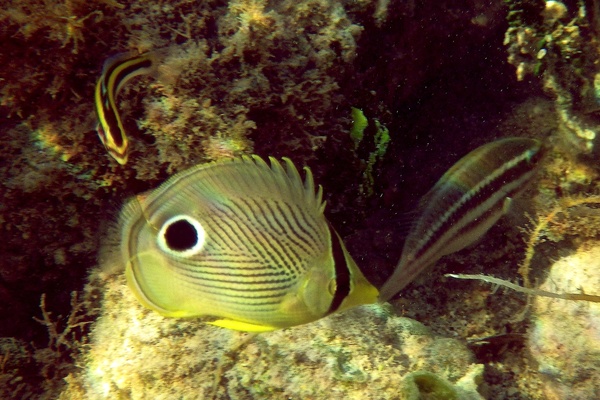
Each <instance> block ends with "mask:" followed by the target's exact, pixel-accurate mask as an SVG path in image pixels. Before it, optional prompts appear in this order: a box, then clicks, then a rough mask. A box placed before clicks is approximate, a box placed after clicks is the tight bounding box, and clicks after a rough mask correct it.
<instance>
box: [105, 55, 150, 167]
mask: <svg viewBox="0 0 600 400" xmlns="http://www.w3.org/2000/svg"><path fill="white" fill-rule="evenodd" d="M156 54H157V53H156V52H147V53H143V54H140V55H135V54H134V53H132V52H128V53H123V54H118V55H116V56H114V57H111V58H109V59H108V60H107V61H106V62H105V63H104V68H103V69H102V75H101V76H100V78H99V79H98V82H97V83H96V90H95V92H94V104H95V106H96V115H97V117H98V128H97V131H98V137H99V138H100V141H101V142H102V144H103V145H104V147H105V148H106V151H108V154H110V155H111V156H112V157H113V158H114V159H115V160H117V162H118V163H119V164H121V165H124V164H126V163H127V158H128V151H129V139H128V138H127V134H126V132H125V128H124V127H123V122H122V121H121V117H120V116H119V110H118V108H117V95H118V94H119V92H120V91H121V88H122V87H123V85H125V83H126V82H127V81H129V80H130V79H131V78H133V77H135V76H138V75H142V74H149V73H152V72H154V71H155V69H156V64H157V61H156Z"/></svg>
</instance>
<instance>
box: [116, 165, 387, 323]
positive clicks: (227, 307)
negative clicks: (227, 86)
mask: <svg viewBox="0 0 600 400" xmlns="http://www.w3.org/2000/svg"><path fill="white" fill-rule="evenodd" d="M269 160H270V166H269V165H268V164H267V163H266V162H265V161H263V160H262V159H261V158H260V157H258V156H252V157H243V158H241V159H233V160H225V161H219V162H214V163H209V164H204V165H198V166H196V167H192V168H191V169H189V170H187V171H184V172H181V173H179V174H176V175H174V176H173V177H171V178H170V179H169V180H167V181H166V182H165V183H164V184H163V185H162V186H160V187H158V188H157V189H155V190H152V191H150V192H148V193H146V194H143V195H138V196H136V197H134V198H132V199H130V200H129V201H128V202H127V203H126V205H125V206H124V208H123V211H122V212H121V257H122V262H123V264H124V265H126V268H125V270H126V272H125V274H126V277H127V281H128V284H129V286H130V287H131V289H132V290H133V292H134V293H135V295H136V297H137V298H138V300H139V301H140V302H141V303H142V304H143V305H145V306H146V307H148V308H150V309H152V310H155V311H157V312H159V313H160V314H162V315H164V316H168V317H196V316H205V315H207V316H213V317H216V318H218V319H217V320H215V321H212V322H210V323H212V324H214V325H217V326H222V327H226V328H230V329H236V330H243V331H269V330H274V329H279V328H286V327H291V326H295V325H300V324H304V323H308V322H311V321H314V320H317V319H319V318H321V317H324V316H326V315H329V314H331V313H333V312H336V311H342V310H345V309H348V308H351V307H354V306H357V305H361V304H367V303H373V302H375V301H376V300H377V295H378V292H377V289H376V288H375V287H374V286H372V285H371V284H370V283H369V282H368V281H367V279H366V278H365V277H364V276H363V274H362V273H361V271H360V270H359V269H358V267H357V265H356V263H355V262H354V260H353V259H352V257H351V256H350V254H349V253H348V251H347V250H346V247H345V246H344V243H343V242H342V240H341V239H340V237H339V236H338V234H337V233H336V232H335V230H334V229H333V228H332V227H331V226H330V225H329V223H328V222H327V220H326V218H325V216H324V215H323V212H324V209H325V202H324V201H322V188H321V187H320V186H319V189H318V190H315V185H314V182H313V177H312V174H311V171H310V170H309V169H308V168H305V171H306V177H305V180H304V181H302V178H301V177H300V174H299V173H298V171H297V169H296V168H295V167H294V165H293V163H292V162H291V161H290V160H289V159H286V158H284V159H283V161H284V162H283V164H284V166H282V165H281V164H280V163H279V162H278V161H277V160H275V159H274V158H270V159H269Z"/></svg>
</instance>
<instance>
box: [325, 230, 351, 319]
mask: <svg viewBox="0 0 600 400" xmlns="http://www.w3.org/2000/svg"><path fill="white" fill-rule="evenodd" d="M329 235H330V237H331V251H332V253H333V265H334V266H335V284H336V289H335V293H334V295H333V300H331V306H330V307H329V313H333V312H335V311H337V309H338V308H340V306H341V305H342V301H344V299H345V298H346V297H348V295H349V294H350V278H351V277H350V270H349V269H348V261H347V260H346V256H345V255H344V250H343V249H342V245H341V243H340V240H341V239H340V238H339V236H338V235H337V233H335V231H334V230H333V228H332V227H331V225H329Z"/></svg>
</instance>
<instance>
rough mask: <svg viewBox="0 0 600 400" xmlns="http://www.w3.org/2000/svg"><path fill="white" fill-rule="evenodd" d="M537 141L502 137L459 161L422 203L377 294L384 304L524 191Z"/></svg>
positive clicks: (488, 224) (468, 240)
mask: <svg viewBox="0 0 600 400" xmlns="http://www.w3.org/2000/svg"><path fill="white" fill-rule="evenodd" d="M542 153H543V151H542V146H541V143H540V142H539V141H538V140H535V139H527V138H506V139H501V140H498V141H495V142H492V143H488V144H486V145H483V146H481V147H479V148H477V149H475V150H473V151H472V152H471V153H469V154H467V155H466V156H465V157H463V158H462V159H461V160H459V161H458V162H457V163H456V164H455V165H454V166H453V167H452V168H450V169H449V170H448V171H447V172H446V173H445V174H444V175H443V176H442V178H441V179H440V180H439V181H438V182H437V183H436V184H435V186H434V187H433V188H432V189H431V190H430V191H429V192H428V193H427V194H426V195H425V196H424V197H423V199H422V200H421V209H420V216H419V217H418V219H417V220H416V221H415V223H414V224H413V226H412V228H411V230H410V231H409V234H408V236H407V238H406V241H405V243H404V247H403V250H402V255H401V257H400V261H399V263H398V265H397V266H396V269H395V271H394V273H393V274H392V276H391V277H390V278H389V279H388V280H387V281H386V282H385V284H384V285H383V287H382V288H381V292H380V295H379V298H380V300H382V301H387V300H389V299H390V298H392V297H393V296H394V295H395V294H396V293H398V292H399V291H400V290H402V289H403V288H404V287H405V286H406V285H408V284H409V283H410V282H411V281H412V280H413V279H414V278H415V277H416V276H417V275H418V274H419V273H421V272H422V271H424V270H425V269H427V268H428V267H430V266H432V265H433V264H435V263H436V261H437V260H439V259H440V258H441V257H442V256H444V255H447V254H450V253H453V252H456V251H459V250H461V249H463V248H465V247H467V246H469V245H471V244H473V243H474V242H475V241H476V240H477V239H478V238H480V237H481V236H483V234H485V233H486V232H487V231H488V229H490V228H491V227H492V226H493V225H494V224H495V223H496V222H497V221H498V219H499V218H500V217H501V216H502V215H503V214H504V213H506V212H507V211H508V207H509V205H510V202H511V199H512V198H513V197H514V196H517V195H518V194H519V193H520V192H522V191H523V190H524V188H525V187H526V185H527V183H528V182H529V181H530V180H531V179H532V177H533V176H534V174H535V171H536V167H537V165H538V164H539V163H538V161H539V160H540V158H541V157H542Z"/></svg>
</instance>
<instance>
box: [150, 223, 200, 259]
mask: <svg viewBox="0 0 600 400" xmlns="http://www.w3.org/2000/svg"><path fill="white" fill-rule="evenodd" d="M182 220H183V221H187V222H188V223H189V224H190V225H192V226H193V227H194V229H196V236H197V241H196V244H195V245H194V246H193V247H192V248H190V249H187V250H184V251H176V250H172V249H170V248H169V246H168V245H167V243H166V242H165V232H166V231H167V228H168V227H169V226H170V225H171V224H172V223H173V222H177V221H182ZM156 242H157V243H158V247H160V249H161V250H162V251H164V252H165V253H167V254H172V255H176V256H178V257H191V256H193V255H196V254H198V253H200V252H201V251H202V248H203V247H204V243H205V242H206V231H205V230H204V227H203V226H202V224H201V223H200V222H198V220H196V219H194V218H192V217H190V216H188V215H183V214H182V215H176V216H174V217H171V218H169V219H168V220H166V221H165V223H164V224H163V225H162V227H161V228H160V231H158V237H157V239H156Z"/></svg>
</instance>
